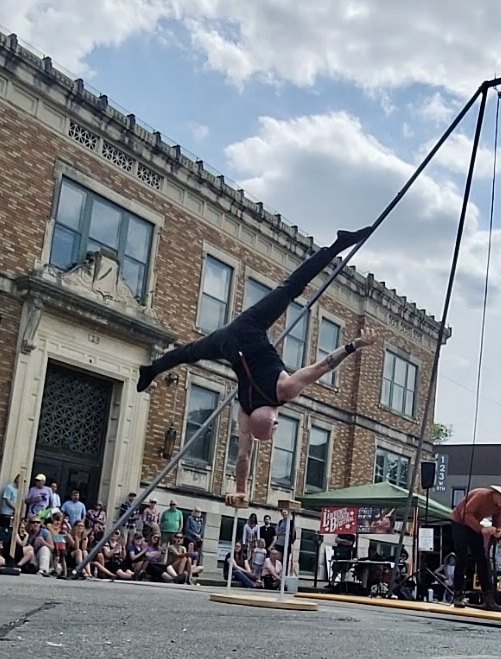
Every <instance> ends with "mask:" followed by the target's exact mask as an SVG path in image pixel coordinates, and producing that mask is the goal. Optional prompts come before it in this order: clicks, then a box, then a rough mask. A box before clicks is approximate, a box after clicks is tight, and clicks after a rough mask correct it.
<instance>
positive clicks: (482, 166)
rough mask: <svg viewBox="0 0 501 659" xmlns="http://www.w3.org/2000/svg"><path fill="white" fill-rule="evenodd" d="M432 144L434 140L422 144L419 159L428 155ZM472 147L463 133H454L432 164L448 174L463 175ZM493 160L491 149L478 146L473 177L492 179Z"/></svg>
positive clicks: (468, 138) (492, 150)
mask: <svg viewBox="0 0 501 659" xmlns="http://www.w3.org/2000/svg"><path fill="white" fill-rule="evenodd" d="M434 144H435V140H432V141H430V142H427V143H426V144H424V145H423V146H422V148H421V149H420V152H419V157H420V158H421V157H422V156H423V155H424V154H426V153H428V151H429V150H430V149H431V147H432V146H433V145H434ZM472 147H473V140H472V139H471V137H468V136H467V135H464V133H454V134H453V135H451V137H449V139H448V140H447V142H446V143H445V144H444V145H443V146H442V147H441V148H440V150H439V152H438V153H437V155H436V156H435V159H434V163H435V165H440V166H441V167H443V168H444V169H445V170H446V171H447V172H448V173H449V174H450V172H454V173H456V174H464V173H465V172H466V171H467V168H468V165H469V162H470V158H471V152H472ZM493 159H494V149H493V148H488V147H486V146H480V147H479V148H478V151H477V157H476V160H475V176H476V177H477V178H482V179H489V178H491V177H492V168H493ZM498 162H499V154H498Z"/></svg>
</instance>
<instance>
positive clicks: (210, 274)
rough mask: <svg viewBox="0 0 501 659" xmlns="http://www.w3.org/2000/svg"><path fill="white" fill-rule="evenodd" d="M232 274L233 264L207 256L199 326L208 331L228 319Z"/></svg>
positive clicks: (218, 326)
mask: <svg viewBox="0 0 501 659" xmlns="http://www.w3.org/2000/svg"><path fill="white" fill-rule="evenodd" d="M232 276H233V268H232V267H231V266H229V265H227V264H226V263H223V262H222V261H219V260H218V259H215V258H214V257H213V256H207V258H206V260H205V268H204V281H203V286H202V299H201V302H200V313H199V318H198V326H199V327H200V328H201V329H203V330H205V331H206V332H213V331H214V330H217V329H219V328H220V327H222V326H223V325H225V324H226V322H227V320H228V312H229V305H230V291H231V279H232Z"/></svg>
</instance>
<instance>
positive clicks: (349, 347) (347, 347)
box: [344, 343, 356, 355]
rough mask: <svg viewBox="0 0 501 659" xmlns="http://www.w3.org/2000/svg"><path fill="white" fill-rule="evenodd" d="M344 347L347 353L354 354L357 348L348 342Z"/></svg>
mask: <svg viewBox="0 0 501 659" xmlns="http://www.w3.org/2000/svg"><path fill="white" fill-rule="evenodd" d="M344 349H345V352H346V354H347V355H352V354H353V353H354V352H355V350H356V348H355V346H354V345H353V343H347V344H346V345H345V347H344Z"/></svg>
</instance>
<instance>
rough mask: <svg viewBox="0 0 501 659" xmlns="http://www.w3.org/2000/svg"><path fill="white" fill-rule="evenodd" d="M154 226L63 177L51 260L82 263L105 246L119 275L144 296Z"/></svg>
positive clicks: (69, 264) (59, 263) (69, 265)
mask: <svg viewBox="0 0 501 659" xmlns="http://www.w3.org/2000/svg"><path fill="white" fill-rule="evenodd" d="M152 237H153V225H152V224H151V223H150V222H146V221H145V220H142V219H141V218H140V217H137V216H136V215H133V214H132V213H129V212H128V211H126V210H125V209H123V208H121V207H120V206H117V205H116V204H113V203H111V202H109V201H108V200H106V199H105V198H104V197H101V196H100V195H97V194H95V193H94V192H92V191H90V190H88V189H87V188H84V187H82V186H80V185H78V184H77V183H74V182H73V181H70V180H69V179H65V178H63V180H62V183H61V190H60V194H59V202H58V205H57V211H56V224H55V227H54V237H53V240H52V249H51V255H50V263H51V264H52V265H54V266H56V267H57V268H61V269H62V270H69V269H70V268H72V267H74V266H75V265H78V264H79V263H82V262H83V261H84V260H85V258H86V255H87V254H88V253H89V252H97V251H98V250H99V249H101V248H102V247H105V248H107V249H110V250H113V251H114V252H115V253H116V255H117V257H118V260H119V262H120V274H121V276H122V277H123V278H124V279H125V281H126V282H127V284H128V285H129V287H130V288H131V290H132V293H133V294H134V295H135V296H136V297H138V298H141V299H143V298H144V296H145V294H146V286H147V283H148V268H149V261H150V254H151V243H152Z"/></svg>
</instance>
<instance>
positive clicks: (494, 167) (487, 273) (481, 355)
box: [465, 92, 500, 512]
mask: <svg viewBox="0 0 501 659" xmlns="http://www.w3.org/2000/svg"><path fill="white" fill-rule="evenodd" d="M499 105H500V92H498V93H497V103H496V118H495V122H494V157H493V162H492V185H491V199H490V210H489V240H488V247H487V263H486V269H485V282H484V296H483V302H482V323H481V330H480V348H479V357H478V368H477V383H476V392H475V414H474V420H473V437H472V445H471V457H470V467H469V471H468V483H467V485H466V493H465V495H466V496H468V494H469V492H470V487H471V478H472V475H473V464H474V460H475V445H476V441H477V430H478V418H479V410H480V388H481V379H482V366H483V359H484V339H485V326H486V317H487V300H488V297H489V280H490V269H491V254H492V234H493V228H494V207H495V198H496V171H497V149H498V128H499ZM465 512H466V508H465Z"/></svg>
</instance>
